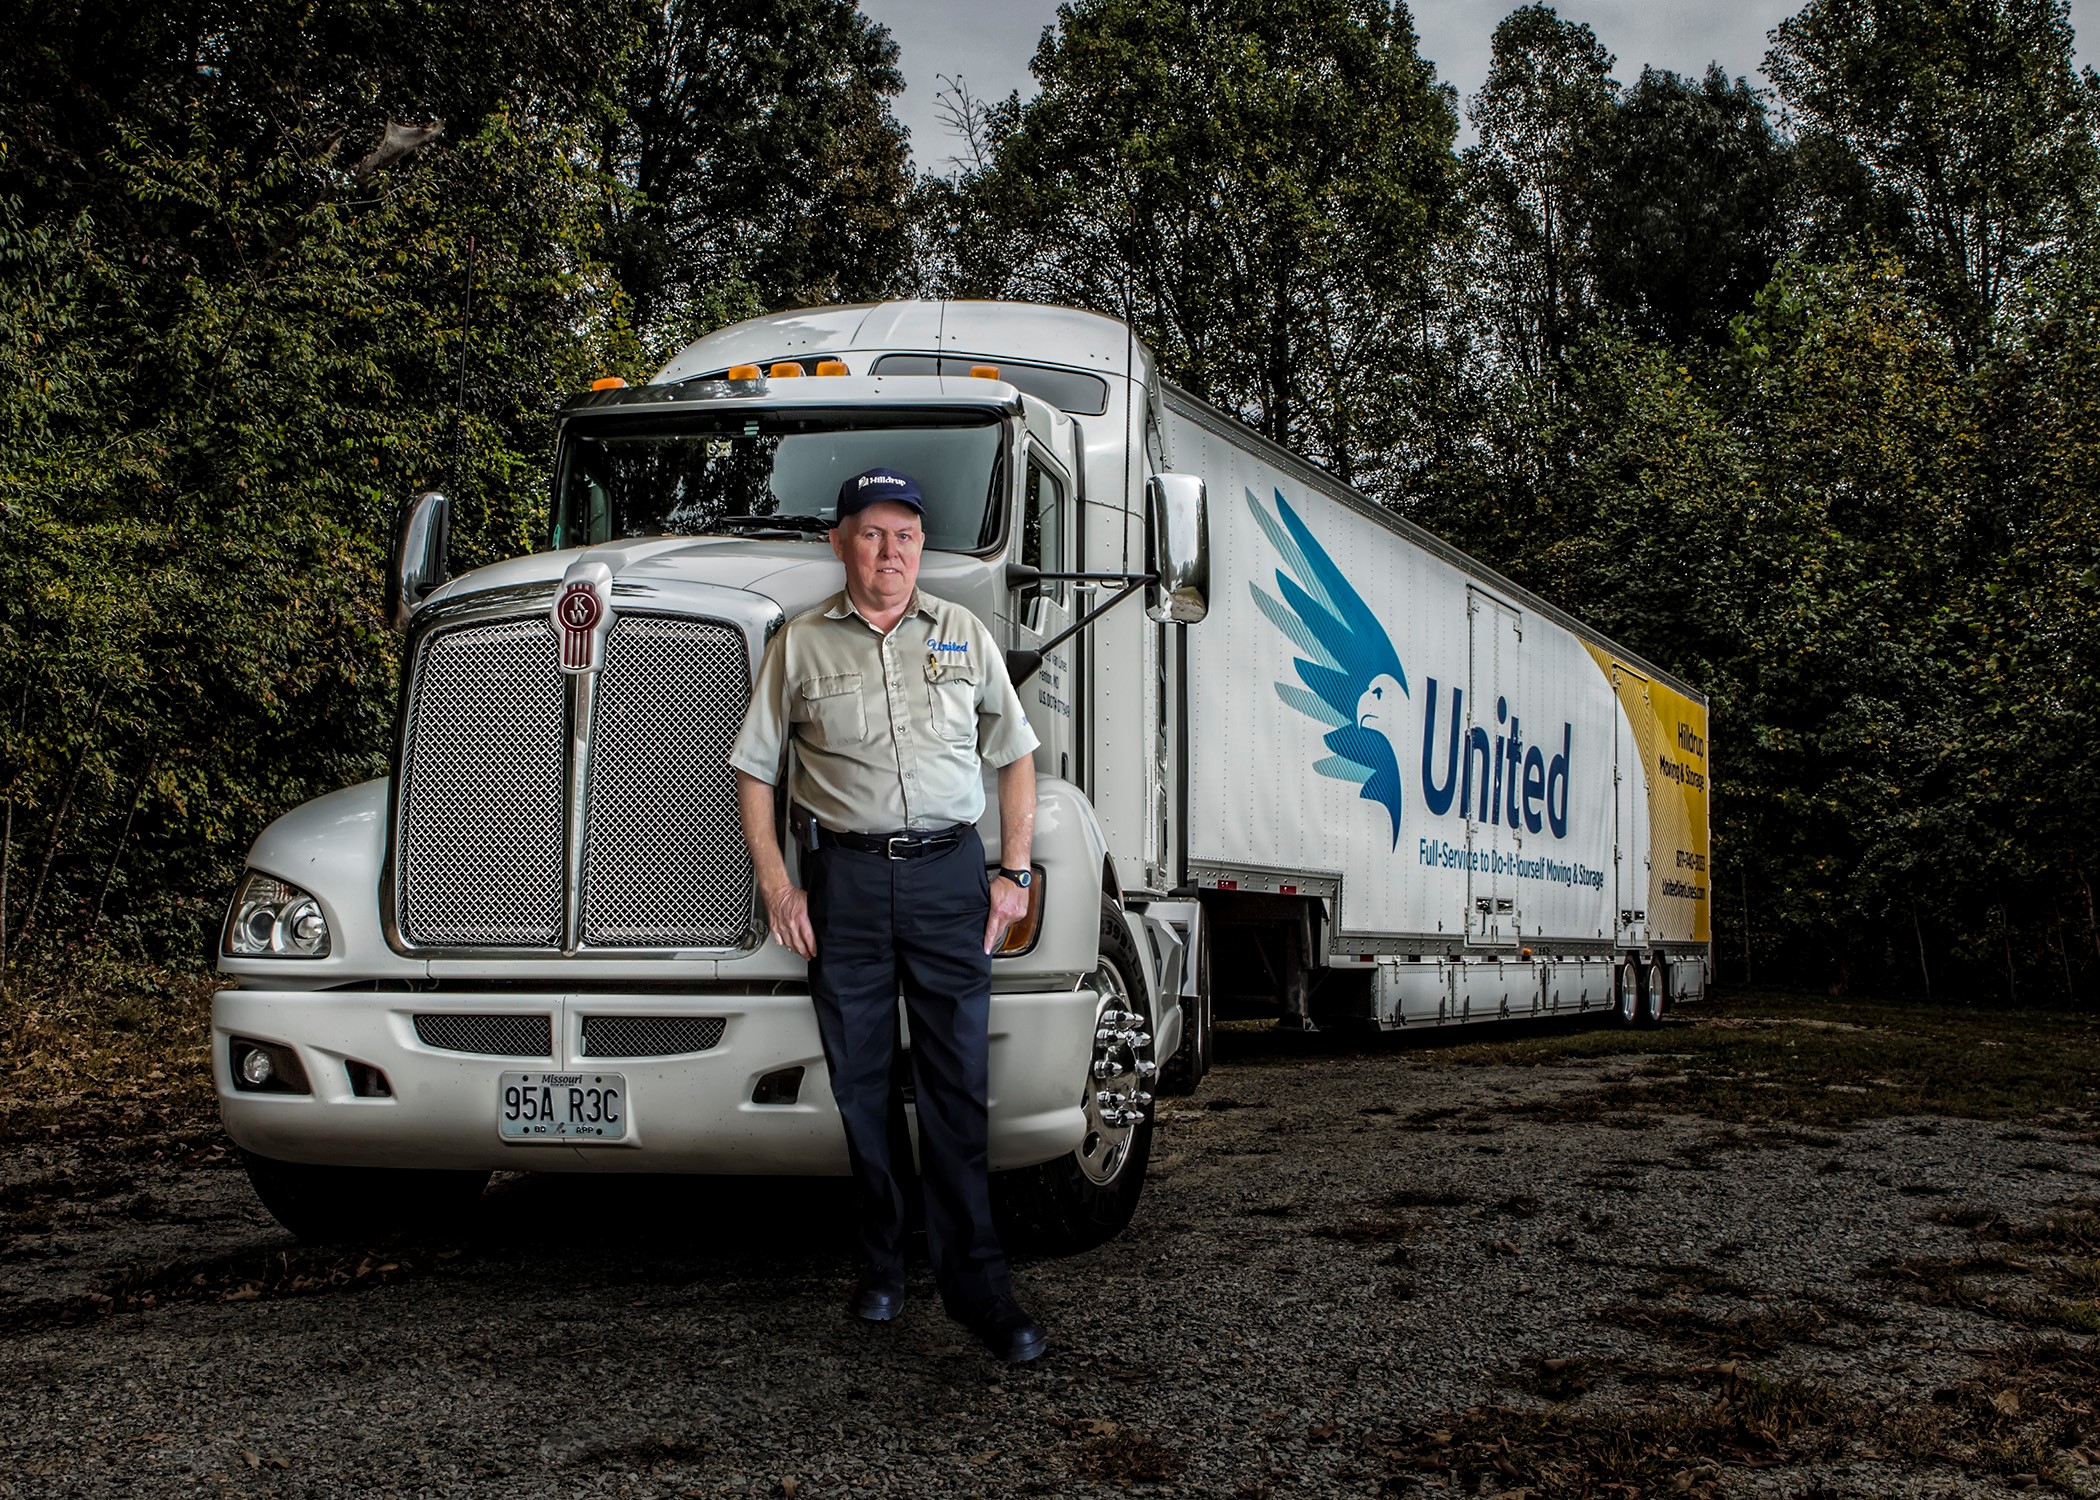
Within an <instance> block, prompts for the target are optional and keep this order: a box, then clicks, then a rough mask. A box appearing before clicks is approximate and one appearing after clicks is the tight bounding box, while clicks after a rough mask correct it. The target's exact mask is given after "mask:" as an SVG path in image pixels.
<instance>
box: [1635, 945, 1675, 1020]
mask: <svg viewBox="0 0 2100 1500" xmlns="http://www.w3.org/2000/svg"><path fill="white" fill-rule="evenodd" d="M1669 996H1670V971H1669V969H1668V967H1667V966H1666V965H1665V964H1664V962H1663V960H1661V959H1659V958H1658V959H1656V960H1655V961H1653V962H1652V963H1650V964H1649V965H1648V969H1647V973H1646V975H1645V976H1644V977H1643V979H1642V983H1641V1025H1643V1026H1647V1027H1654V1026H1660V1025H1662V1018H1663V1008H1664V1006H1665V1005H1666V1004H1668V1002H1669Z"/></svg>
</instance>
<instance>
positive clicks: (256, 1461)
mask: <svg viewBox="0 0 2100 1500" xmlns="http://www.w3.org/2000/svg"><path fill="white" fill-rule="evenodd" d="M241 1462H242V1463H244V1464H246V1465H247V1466H248V1467H249V1468H251V1469H259V1468H261V1467H262V1455H261V1454H260V1453H255V1452H251V1451H250V1450H248V1449H246V1448H243V1449H242V1450H241Z"/></svg>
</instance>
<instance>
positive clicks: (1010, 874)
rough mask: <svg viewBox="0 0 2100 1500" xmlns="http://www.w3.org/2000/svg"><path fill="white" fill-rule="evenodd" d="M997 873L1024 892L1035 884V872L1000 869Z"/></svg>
mask: <svg viewBox="0 0 2100 1500" xmlns="http://www.w3.org/2000/svg"><path fill="white" fill-rule="evenodd" d="M999 873H1000V874H1001V875H1004V876H1005V877H1006V878H1007V879H1008V880H1011V881H1012V882H1013V883H1014V884H1015V885H1017V886H1019V887H1020V888H1021V889H1022V890H1024V891H1025V890H1027V889H1028V887H1029V886H1031V885H1033V884H1035V871H1033V870H1007V869H1001V870H1000V871H999Z"/></svg>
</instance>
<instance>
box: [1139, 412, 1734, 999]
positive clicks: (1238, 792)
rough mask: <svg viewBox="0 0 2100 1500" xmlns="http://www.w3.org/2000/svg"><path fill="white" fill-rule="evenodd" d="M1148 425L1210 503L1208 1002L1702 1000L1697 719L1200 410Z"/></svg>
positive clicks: (1197, 847) (1673, 691)
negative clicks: (1230, 980)
mask: <svg viewBox="0 0 2100 1500" xmlns="http://www.w3.org/2000/svg"><path fill="white" fill-rule="evenodd" d="M1154 420H1155V421H1156V422H1157V424H1158V429H1159V433H1160V460H1161V462H1162V463H1163V464H1164V465H1166V466H1169V467H1171V468H1172V469H1173V470H1176V471H1179V472H1184V473H1193V474H1197V475H1200V476H1201V477H1202V479H1203V480H1204V483H1205V485H1206V488H1207V490H1208V493H1209V522H1210V599H1211V609H1210V616H1209V618H1208V620H1206V621H1205V622H1204V624H1203V625H1202V626H1201V627H1200V628H1197V629H1193V630H1189V631H1187V632H1186V635H1185V637H1184V638H1183V640H1182V641H1181V642H1179V643H1178V645H1179V647H1180V651H1179V653H1178V655H1177V658H1176V660H1175V661H1174V662H1173V663H1172V664H1171V671H1172V681H1173V686H1174V691H1175V706H1174V712H1175V716H1176V718H1177V719H1178V720H1179V724H1178V726H1177V727H1176V728H1175V730H1174V731H1173V732H1172V733H1173V737H1174V738H1175V739H1176V740H1177V745H1176V754H1177V756H1178V757H1179V758H1180V761H1181V764H1182V769H1181V770H1180V772H1179V774H1178V775H1177V776H1176V777H1175V778H1174V782H1173V784H1174V785H1176V786H1178V787H1179V789H1180V792H1181V798H1180V803H1179V806H1178V807H1176V808H1173V809H1171V810H1170V816H1171V817H1173V818H1174V819H1175V820H1176V833H1177V838H1178V846H1177V850H1176V855H1175V861H1174V863H1175V866H1176V868H1177V870H1178V872H1179V878H1180V880H1181V881H1182V882H1184V883H1185V885H1186V886H1188V887H1191V888H1194V889H1195V890H1197V891H1199V892H1200V893H1201V900H1202V904H1203V911H1204V913H1205V914H1206V917H1207V918H1208V920H1209V924H1210V927H1211V935H1210V943H1209V947H1210V955H1209V957H1210V973H1211V974H1212V975H1213V976H1216V978H1215V979H1214V983H1216V984H1218V985H1219V987H1220V990H1221V993H1220V995H1219V996H1218V998H1219V999H1221V1000H1223V999H1229V998H1231V996H1230V995H1228V994H1226V993H1223V990H1224V985H1225V982H1224V979H1223V976H1225V975H1234V976H1238V977H1239V979H1240V980H1241V981H1242V982H1241V983H1240V984H1238V985H1235V986H1233V987H1232V988H1233V991H1234V992H1235V993H1236V995H1237V997H1238V998H1239V999H1241V1000H1242V1001H1243V1002H1244V1001H1246V1000H1249V999H1252V1000H1256V1001H1260V1002H1265V1003H1268V1004H1272V1005H1275V1004H1280V1005H1281V1007H1282V1009H1283V1012H1284V1015H1285V1017H1286V1019H1287V1021H1289V1022H1291V1023H1293V1024H1298V1025H1308V1024H1315V1023H1314V1020H1313V1017H1314V1016H1315V1015H1319V1014H1326V1015H1331V1016H1335V1017H1345V1018H1351V1019H1357V1020H1362V1021H1368V1022H1372V1023H1375V1024H1376V1025H1377V1026H1378V1027H1380V1028H1385V1029H1392V1028H1397V1027H1403V1026H1415V1025H1442V1024H1449V1023H1452V1022H1460V1021H1469V1020H1482V1019H1501V1018H1507V1017H1514V1016H1530V1015H1550V1014H1555V1013H1560V1012H1567V1011H1581V1010H1586V1009H1592V1008H1599V1009H1601V1008H1605V1007H1607V1006H1610V1007H1616V1008H1617V1009H1618V1010H1619V1011H1620V1012H1621V1014H1622V1016H1623V1019H1624V1020H1625V1021H1626V1022H1627V1023H1628V1024H1634V1023H1639V1022H1653V1021H1654V1020H1655V1019H1657V1018H1658V1017H1659V1016H1660V1014H1661V1011H1662V1007H1663V1006H1664V1005H1665V1004H1666V1003H1667V1002H1668V1001H1670V1000H1673V999H1684V998H1689V997H1693V996H1697V995H1699V994H1701V993H1703V991H1704V989H1705V986H1706V979H1707V973H1708V955H1709V939H1710V933H1709V927H1708V916H1707V913H1708V899H1707V879H1706V865H1707V856H1708V843H1707V782H1708V777H1707V773H1706V749H1707V745H1706V741H1707V722H1706V700H1705V699H1704V698H1703V697H1702V696H1701V695H1700V694H1699V693H1698V692H1697V691H1696V690H1695V689H1693V688H1692V687H1690V686H1689V685H1687V684H1685V683H1682V682H1679V681H1677V680H1675V679H1674V678H1672V677H1670V676H1669V675H1668V674H1667V673H1664V672H1662V671H1660V670H1659V669H1657V668H1655V667H1654V666H1652V665H1650V664H1648V663H1646V662H1644V661H1642V660H1640V658H1638V657H1636V656H1635V655H1633V654H1632V653H1630V652H1628V651H1625V650H1624V649H1622V648H1620V647H1618V646H1615V645H1614V644H1612V643H1611V642H1610V641H1608V640H1606V639H1604V638H1603V637H1602V636H1600V635H1598V634H1597V633H1596V632H1595V631H1593V630H1590V629H1589V628H1587V627H1586V626H1584V625H1582V624H1581V623H1580V622H1579V621H1577V620H1575V619H1573V618H1572V617H1570V616H1569V615H1567V614H1565V613H1563V612H1562V611H1560V610H1558V609H1556V608H1554V607H1553V606H1551V605H1549V604H1547V603H1546V602H1545V601H1543V600H1541V599H1539V598H1537V597H1536V596H1534V595H1532V594H1531V593H1529V592H1528V591H1526V590H1524V589H1521V588H1518V587H1517V586H1516V585H1514V584H1512V583H1510V582H1509V581H1508V580H1506V579H1504V578H1502V577H1500V576H1499V575H1498V574H1496V573H1494V572H1493V571H1491V570H1489V569H1487V568H1484V567H1482V566H1481V565H1480V564H1479V563H1477V562H1475V561H1473V560H1472V559H1470V558H1468V557H1466V556H1465V555H1464V554H1462V553H1460V552H1458V551H1457V550H1456V549H1455V548H1453V547H1451V546H1449V545H1448V544H1446V543H1444V542H1442V541H1440V540H1439V539H1438V538H1436V537H1434V536H1431V535H1430V534H1428V533H1427V532H1424V531H1423V530H1421V528H1419V527H1416V526H1413V525H1411V524H1409V523H1408V522H1407V521H1405V520H1403V519H1402V518H1400V517H1398V516H1396V515H1394V514H1393V513H1392V512H1391V511H1388V510H1385V509H1383V508H1381V507H1378V506H1375V505H1372V504H1370V503H1368V502H1367V501H1365V500H1364V499H1363V498H1362V497H1361V496H1358V495H1356V494H1355V493H1353V492H1352V491H1350V490H1349V489H1348V488H1347V487H1346V486H1343V485H1341V484H1338V483H1337V482H1336V481H1335V480H1334V479H1333V478H1332V477H1330V476H1328V475H1326V474H1324V473H1322V472H1321V471H1320V470H1318V469H1316V468H1314V467H1313V466H1311V465H1309V464H1306V463H1304V462H1303V461H1301V460H1298V459H1296V458H1294V457H1292V456H1291V455H1289V454H1288V453H1286V452H1284V451H1282V450H1280V449H1278V448H1277V447H1276V446H1275V445H1274V444H1271V443H1269V442H1267V441H1266V440H1264V439H1262V438H1261V437H1259V436H1258V435H1256V434H1254V433H1252V432H1250V431H1249V430H1248V429H1247V428H1246V427H1244V426H1242V425H1241V424H1239V423H1237V422H1234V421H1232V420H1231V419H1230V418H1228V417H1225V416H1224V415H1222V414H1221V413H1218V412H1216V411H1214V410H1212V409H1210V408H1208V407H1206V406H1204V405H1203V404H1202V403H1200V402H1198V401H1196V400H1194V399H1193V398H1191V397H1189V396H1187V395H1186V394H1184V393H1182V392H1180V391H1176V390H1174V389H1172V388H1171V387H1169V388H1167V389H1166V390H1165V391H1164V392H1163V398H1162V400H1161V401H1160V402H1159V403H1158V404H1157V407H1156V409H1155V412H1154ZM1249 981H1251V982H1249Z"/></svg>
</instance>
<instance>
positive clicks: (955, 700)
mask: <svg viewBox="0 0 2100 1500" xmlns="http://www.w3.org/2000/svg"><path fill="white" fill-rule="evenodd" d="M980 680H981V678H980V672H979V668H978V664H977V663H976V662H974V661H966V662H948V663H944V664H943V665H942V666H941V667H940V669H939V670H938V672H935V671H932V670H929V671H928V672H927V674H926V694H927V697H928V698H929V699H930V700H931V703H930V717H931V718H932V720H933V732H934V733H935V734H937V735H939V736H940V737H941V738H942V739H944V740H947V741H949V742H950V743H952V744H958V745H972V744H975V743H976V742H977V690H978V684H979V682H980Z"/></svg>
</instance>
